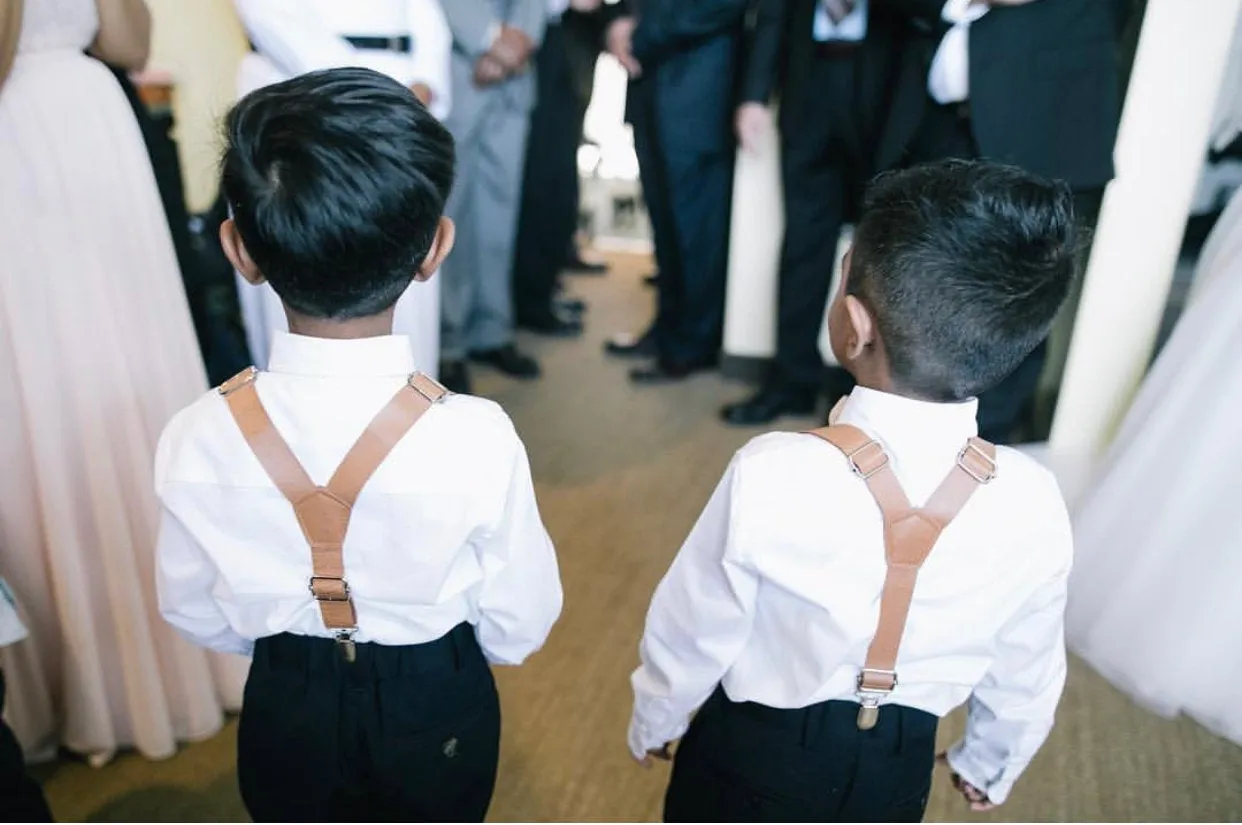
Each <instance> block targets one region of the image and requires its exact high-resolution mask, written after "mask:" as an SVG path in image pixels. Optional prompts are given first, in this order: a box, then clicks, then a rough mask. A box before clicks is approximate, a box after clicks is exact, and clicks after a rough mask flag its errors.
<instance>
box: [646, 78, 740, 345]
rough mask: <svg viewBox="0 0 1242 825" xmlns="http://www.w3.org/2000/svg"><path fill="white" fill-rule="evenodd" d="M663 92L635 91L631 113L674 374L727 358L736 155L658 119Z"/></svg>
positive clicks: (664, 339) (662, 327)
mask: <svg viewBox="0 0 1242 825" xmlns="http://www.w3.org/2000/svg"><path fill="white" fill-rule="evenodd" d="M657 92H658V89H657V88H656V87H655V80H654V79H647V80H643V81H640V82H639V83H635V84H631V85H630V94H631V95H632V97H631V100H630V101H629V102H628V109H629V113H630V116H631V117H630V123H631V126H632V127H633V130H634V150H635V154H636V155H637V156H638V170H639V177H640V179H641V182H642V186H643V198H644V200H645V202H646V204H647V214H648V216H649V218H650V220H651V231H652V241H653V243H654V245H655V258H656V266H657V268H658V269H659V272H660V280H659V282H658V284H657V293H656V318H655V323H654V325H653V328H652V329H653V331H654V333H655V340H656V348H657V350H658V352H659V357H660V360H661V361H663V362H665V363H667V364H670V365H674V366H675V365H680V364H691V363H698V362H704V361H709V360H711V359H714V358H716V357H717V356H718V355H719V352H720V342H721V335H722V333H723V331H724V302H725V278H726V274H727V266H728V252H729V215H730V210H731V203H730V199H731V197H732V194H733V151H732V147H731V146H729V147H722V148H718V149H717V148H705V147H704V145H703V144H704V141H703V140H702V136H701V135H695V134H692V133H688V132H687V131H686V128H687V127H686V126H685V124H680V123H670V122H668V119H663V120H661V119H660V118H659V117H657V114H656V101H655V94H656V93H657Z"/></svg>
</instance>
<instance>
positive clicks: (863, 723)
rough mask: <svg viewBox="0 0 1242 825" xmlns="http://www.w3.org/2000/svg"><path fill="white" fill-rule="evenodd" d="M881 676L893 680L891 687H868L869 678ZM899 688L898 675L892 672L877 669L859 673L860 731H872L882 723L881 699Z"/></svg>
mask: <svg viewBox="0 0 1242 825" xmlns="http://www.w3.org/2000/svg"><path fill="white" fill-rule="evenodd" d="M868 675H873V676H880V677H886V678H888V679H891V680H892V681H891V682H890V687H888V688H887V689H885V688H877V687H874V686H872V687H867V685H866V681H867V676H868ZM896 687H897V674H896V672H894V671H891V670H876V669H875V668H866V667H865V668H863V669H862V670H860V671H859V672H858V704H859V705H861V707H859V709H858V729H859V730H871V729H872V728H874V727H875V726H876V723H877V722H879V721H880V699H882V698H883V697H885V696H888V695H889V694H890V693H892V692H893V690H894V689H895V688H896Z"/></svg>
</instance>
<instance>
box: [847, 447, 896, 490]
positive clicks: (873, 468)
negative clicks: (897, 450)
mask: <svg viewBox="0 0 1242 825" xmlns="http://www.w3.org/2000/svg"><path fill="white" fill-rule="evenodd" d="M845 457H846V458H847V459H848V460H849V462H850V469H851V470H853V471H854V475H856V476H858V477H859V478H861V479H863V480H864V481H866V480H867V479H869V478H871V477H872V476H873V475H875V474H876V473H878V472H880V470H883V469H884V468H885V467H887V466H888V452H887V451H885V449H884V445H883V444H881V443H880V442H878V441H876V440H875V439H872V440H871V441H868V442H867V443H866V444H864V445H862V446H861V447H859V448H858V449H857V450H854V451H853V452H852V453H846V454H845Z"/></svg>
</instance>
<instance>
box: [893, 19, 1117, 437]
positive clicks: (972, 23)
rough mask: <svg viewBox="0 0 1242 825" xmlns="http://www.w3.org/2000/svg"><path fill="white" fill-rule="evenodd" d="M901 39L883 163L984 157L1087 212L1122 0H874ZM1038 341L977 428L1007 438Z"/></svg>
mask: <svg viewBox="0 0 1242 825" xmlns="http://www.w3.org/2000/svg"><path fill="white" fill-rule="evenodd" d="M876 2H877V3H879V2H884V3H885V5H887V6H890V7H891V8H893V9H894V10H895V11H897V12H898V13H899V14H900V15H901V18H902V20H903V23H904V27H905V37H906V40H905V42H904V44H903V46H902V49H901V65H900V67H899V69H898V75H897V79H896V81H895V86H894V89H893V104H892V108H891V111H890V114H889V119H888V122H887V124H886V126H885V129H884V133H883V136H882V137H881V140H880V144H879V147H878V149H877V158H876V161H877V166H878V167H879V168H882V169H883V168H890V167H894V166H901V165H910V164H915V163H922V162H925V161H928V160H934V159H937V158H942V157H960V158H974V157H985V158H989V159H991V160H1000V161H1005V162H1007V163H1012V164H1015V165H1017V166H1021V167H1023V168H1025V169H1028V170H1030V171H1032V172H1035V173H1037V174H1040V175H1045V176H1047V177H1051V178H1060V179H1061V180H1064V181H1066V182H1067V183H1069V184H1070V186H1071V187H1073V188H1074V191H1075V193H1076V195H1077V211H1078V214H1079V216H1080V218H1081V219H1082V220H1084V222H1086V223H1088V224H1090V223H1093V222H1094V216H1095V214H1096V213H1097V212H1098V210H1099V204H1100V200H1101V198H1102V196H1103V191H1104V186H1105V184H1107V183H1108V181H1109V180H1111V179H1112V176H1113V143H1114V141H1115V140H1116V136H1117V122H1118V118H1119V116H1120V108H1121V92H1120V88H1119V80H1118V77H1119V74H1120V69H1119V65H1118V38H1119V36H1120V32H1121V30H1122V27H1123V25H1124V23H1125V18H1126V15H1127V13H1128V11H1129V8H1130V4H1129V2H1128V0H1107V2H1105V0H982V1H981V0H948V2H945V0H876ZM1046 355H1047V347H1046V346H1041V347H1039V348H1038V349H1037V350H1035V352H1034V353H1032V354H1031V356H1030V358H1028V359H1027V360H1026V362H1025V363H1023V364H1022V365H1021V366H1020V367H1019V368H1018V369H1017V371H1015V372H1014V373H1013V375H1011V376H1010V377H1009V378H1007V379H1006V380H1005V381H1003V382H1001V384H1000V385H999V386H997V387H996V388H994V389H992V390H989V391H988V392H986V393H984V394H983V396H982V397H981V398H980V399H979V428H980V435H981V436H982V437H983V438H986V439H988V440H990V441H994V442H999V443H1008V442H1009V441H1011V440H1012V439H1013V437H1014V436H1015V433H1016V431H1017V430H1018V428H1019V425H1020V424H1024V423H1026V421H1027V420H1028V418H1029V415H1030V412H1031V404H1032V400H1033V398H1034V395H1035V390H1036V387H1037V385H1038V383H1039V376H1040V372H1041V371H1042V370H1043V367H1044V362H1045V359H1046Z"/></svg>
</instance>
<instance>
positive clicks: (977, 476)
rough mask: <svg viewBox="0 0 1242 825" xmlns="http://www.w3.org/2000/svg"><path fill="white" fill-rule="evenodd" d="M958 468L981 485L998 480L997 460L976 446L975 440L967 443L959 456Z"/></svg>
mask: <svg viewBox="0 0 1242 825" xmlns="http://www.w3.org/2000/svg"><path fill="white" fill-rule="evenodd" d="M957 466H958V467H961V468H962V472H964V473H966V475H968V476H970V477H971V478H973V479H974V480H975V481H977V482H979V483H980V484H987V483H988V482H989V481H991V480H992V479H994V478H996V461H995V459H993V458H992V457H991V456H989V455H988V454H987V453H985V452H984V451H983V450H982V449H981V448H980V447H979V446H978V445H977V444H975V442H974V440H973V439H972V440H970V441H967V442H966V446H965V447H963V448H962V451H961V452H960V453H958V454H957Z"/></svg>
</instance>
